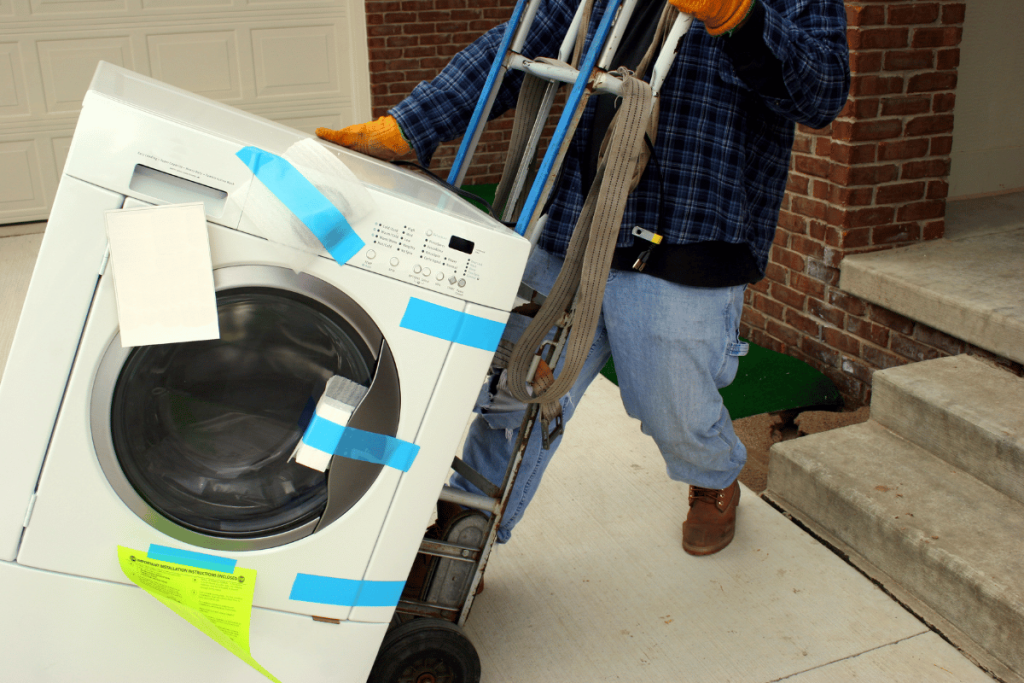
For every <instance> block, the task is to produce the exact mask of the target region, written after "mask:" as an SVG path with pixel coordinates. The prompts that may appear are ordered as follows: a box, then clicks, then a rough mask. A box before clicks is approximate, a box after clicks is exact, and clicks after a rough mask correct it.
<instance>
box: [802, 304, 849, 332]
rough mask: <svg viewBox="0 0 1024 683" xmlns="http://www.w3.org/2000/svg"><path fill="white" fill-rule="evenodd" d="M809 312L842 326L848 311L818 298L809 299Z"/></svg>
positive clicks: (820, 318) (827, 322) (834, 324)
mask: <svg viewBox="0 0 1024 683" xmlns="http://www.w3.org/2000/svg"><path fill="white" fill-rule="evenodd" d="M807 313H808V314H809V315H812V316H814V317H815V318H817V319H819V320H821V321H823V322H825V323H826V324H828V325H832V326H833V327H842V326H843V321H844V320H845V319H846V313H844V312H843V311H842V310H840V309H838V308H833V307H832V306H829V305H828V304H826V303H824V302H823V301H819V300H817V299H808V300H807Z"/></svg>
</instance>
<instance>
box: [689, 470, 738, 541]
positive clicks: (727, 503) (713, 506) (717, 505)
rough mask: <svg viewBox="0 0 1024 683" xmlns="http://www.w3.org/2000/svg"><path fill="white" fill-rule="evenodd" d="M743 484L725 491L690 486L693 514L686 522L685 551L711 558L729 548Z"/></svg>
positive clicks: (691, 512) (734, 484) (735, 483)
mask: <svg viewBox="0 0 1024 683" xmlns="http://www.w3.org/2000/svg"><path fill="white" fill-rule="evenodd" d="M739 502H740V485H739V483H738V482H735V481H734V482H733V483H732V484H731V485H730V486H728V487H727V488H724V489H721V490H719V489H705V488H701V487H700V486H691V487H690V512H689V514H687V515H686V521H685V522H683V550H685V551H686V552H688V553H689V554H691V555H712V554H714V553H717V552H718V551H719V550H721V549H722V548H724V547H725V546H727V545H729V543H730V542H732V537H733V536H734V535H735V534H736V505H737V504H739Z"/></svg>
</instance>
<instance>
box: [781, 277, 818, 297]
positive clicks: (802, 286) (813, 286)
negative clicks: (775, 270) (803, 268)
mask: <svg viewBox="0 0 1024 683" xmlns="http://www.w3.org/2000/svg"><path fill="white" fill-rule="evenodd" d="M789 283H790V285H791V286H792V287H793V288H794V289H796V290H798V291H800V292H803V293H805V294H807V295H809V296H812V297H816V298H818V299H821V298H824V296H825V283H823V282H820V281H818V280H813V279H811V278H809V277H807V276H806V275H804V274H803V273H790V274H789Z"/></svg>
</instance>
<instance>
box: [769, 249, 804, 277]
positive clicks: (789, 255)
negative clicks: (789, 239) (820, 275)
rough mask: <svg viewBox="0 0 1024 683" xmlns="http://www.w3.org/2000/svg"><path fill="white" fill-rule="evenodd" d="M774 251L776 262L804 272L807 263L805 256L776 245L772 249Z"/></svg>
mask: <svg viewBox="0 0 1024 683" xmlns="http://www.w3.org/2000/svg"><path fill="white" fill-rule="evenodd" d="M772 252H773V256H774V260H775V262H776V263H778V264H779V265H781V266H783V267H785V268H788V269H790V270H795V271H797V272H798V273H801V272H803V270H804V268H805V267H806V265H807V264H806V262H805V261H804V258H803V256H801V255H800V254H797V253H796V252H794V251H790V250H788V249H782V248H780V247H774V248H773V249H772Z"/></svg>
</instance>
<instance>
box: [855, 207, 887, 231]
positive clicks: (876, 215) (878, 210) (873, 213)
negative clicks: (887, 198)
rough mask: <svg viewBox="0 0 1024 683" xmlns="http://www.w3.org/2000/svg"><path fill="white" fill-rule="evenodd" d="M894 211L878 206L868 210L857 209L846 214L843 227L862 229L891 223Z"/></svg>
mask: <svg viewBox="0 0 1024 683" xmlns="http://www.w3.org/2000/svg"><path fill="white" fill-rule="evenodd" d="M893 215H894V209H892V208H891V207H887V206H878V207H873V208H870V209H857V210H855V211H847V212H846V220H845V221H844V222H843V227H846V228H863V227H866V226H869V225H880V224H883V223H890V222H892V218H893Z"/></svg>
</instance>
